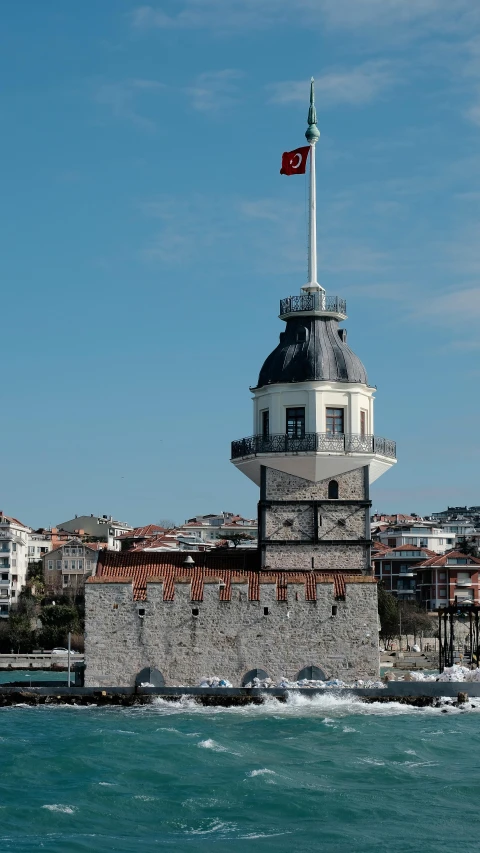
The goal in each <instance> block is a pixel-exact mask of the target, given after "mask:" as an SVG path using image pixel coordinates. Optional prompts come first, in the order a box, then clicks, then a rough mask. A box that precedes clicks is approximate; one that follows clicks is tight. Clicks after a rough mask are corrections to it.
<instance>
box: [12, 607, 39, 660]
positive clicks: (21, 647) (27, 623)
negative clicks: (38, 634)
mask: <svg viewBox="0 0 480 853" xmlns="http://www.w3.org/2000/svg"><path fill="white" fill-rule="evenodd" d="M8 640H9V643H10V649H13V651H14V652H16V653H17V654H21V653H22V652H24V653H26V654H28V653H29V652H31V651H32V649H33V646H34V644H35V631H32V621H31V619H30V617H29V616H28V615H27V614H26V613H25V612H23V613H22V612H19V611H18V610H17V609H15V610H11V611H10V614H9V617H8Z"/></svg>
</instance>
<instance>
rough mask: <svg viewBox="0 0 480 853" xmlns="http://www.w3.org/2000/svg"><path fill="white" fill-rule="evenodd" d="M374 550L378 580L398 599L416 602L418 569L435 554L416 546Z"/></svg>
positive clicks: (374, 547) (373, 557)
mask: <svg viewBox="0 0 480 853" xmlns="http://www.w3.org/2000/svg"><path fill="white" fill-rule="evenodd" d="M373 549H374V550H373V551H372V563H373V567H374V572H375V577H376V578H377V580H378V581H380V582H382V584H383V586H384V587H385V589H386V590H387V591H388V592H391V593H392V594H393V595H395V596H396V597H397V598H399V599H403V600H405V601H415V596H416V567H417V566H418V565H419V564H421V563H423V562H424V560H427V559H428V558H430V557H434V556H435V554H434V552H433V551H430V550H429V549H428V548H419V547H416V546H415V545H400V546H399V547H398V548H390V549H388V548H386V547H385V546H382V545H380V547H379V549H377V547H376V546H375V545H374V546H373Z"/></svg>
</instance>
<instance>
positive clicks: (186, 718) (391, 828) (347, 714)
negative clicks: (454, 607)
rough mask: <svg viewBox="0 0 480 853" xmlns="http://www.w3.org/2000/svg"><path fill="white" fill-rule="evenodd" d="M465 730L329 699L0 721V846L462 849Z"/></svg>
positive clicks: (467, 771)
mask: <svg viewBox="0 0 480 853" xmlns="http://www.w3.org/2000/svg"><path fill="white" fill-rule="evenodd" d="M478 706H479V709H480V702H479V703H478ZM479 724H480V716H479V711H477V710H476V709H475V710H472V709H470V710H467V711H458V710H453V709H450V710H448V711H447V713H442V712H441V711H440V710H438V709H435V710H434V709H425V710H414V709H411V708H407V707H406V706H401V705H380V704H379V705H362V704H360V703H359V702H357V701H354V700H351V699H349V698H348V697H346V698H344V699H334V698H333V697H331V696H327V697H323V698H318V699H313V700H309V699H296V700H291V701H290V702H289V704H287V705H281V704H279V703H277V702H276V701H274V700H270V701H269V702H268V704H266V705H264V706H260V707H254V706H250V707H248V708H245V709H228V710H227V709H225V710H224V709H207V708H201V707H198V706H195V705H194V704H193V703H191V701H187V702H185V703H176V704H173V705H172V704H170V703H166V702H164V701H162V700H155V702H154V703H153V704H152V705H151V706H148V707H139V708H132V709H117V708H95V707H90V708H74V707H55V706H52V707H48V706H47V707H40V708H28V707H16V708H6V709H2V710H0V755H1V768H2V773H1V775H0V845H1V850H2V851H16V853H23V852H24V851H34V850H35V851H37V850H44V851H52V853H53V851H55V853H56V851H67V853H77V851H78V853H80V851H82V853H83V851H94V853H96V851H122V852H123V851H125V853H126V851H129V853H130V852H131V851H140V853H147V851H157V850H165V851H181V853H183V851H191V853H195V851H202V853H203V851H205V853H206V851H211V850H213V851H219V853H220V851H237V850H239V851H240V850H241V851H248V853H251V851H253V853H256V851H275V853H283V851H288V853H296V852H297V851H300V853H307V851H334V853H337V851H338V853H380V851H381V853H384V851H388V853H400V851H401V853H418V851H423V853H433V851H439V850H442V853H445V851H447V853H448V851H450V850H457V849H461V850H462V851H463V853H470V851H478V850H479V848H480V834H479V830H478V808H479V806H478V804H479V802H480V782H479V774H478V755H479V749H480V725H479Z"/></svg>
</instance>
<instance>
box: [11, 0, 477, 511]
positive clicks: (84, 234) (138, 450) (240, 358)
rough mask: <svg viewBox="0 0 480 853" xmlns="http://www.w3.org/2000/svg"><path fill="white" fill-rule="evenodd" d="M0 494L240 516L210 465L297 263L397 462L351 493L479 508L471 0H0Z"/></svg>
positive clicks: (50, 506) (416, 505) (293, 289)
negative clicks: (355, 368)
mask: <svg viewBox="0 0 480 853" xmlns="http://www.w3.org/2000/svg"><path fill="white" fill-rule="evenodd" d="M0 46H1V49H0V115H1V120H2V133H1V136H0V150H1V164H2V165H1V169H2V181H1V184H2V192H1V194H0V217H1V228H0V281H1V291H2V295H1V329H2V336H1V340H2V359H1V364H2V390H3V394H2V403H3V405H2V418H1V426H0V436H1V439H0V440H1V447H2V455H1V459H2V464H1V468H0V508H2V509H3V511H4V512H6V513H7V514H9V515H14V516H16V517H18V518H20V519H21V520H22V521H24V523H26V524H30V525H32V526H40V525H42V526H44V525H45V526H47V525H55V524H58V523H59V522H61V521H65V520H66V519H68V518H71V517H73V516H74V515H75V514H78V515H82V514H90V513H98V514H112V515H114V516H115V517H116V518H117V519H120V520H123V521H127V522H129V523H131V524H134V525H140V524H147V523H151V522H157V521H158V520H160V519H172V520H173V521H175V522H182V521H184V520H185V519H186V518H188V517H190V516H192V515H194V514H198V513H203V512H205V513H206V512H215V511H221V510H228V511H235V512H239V513H241V514H243V515H245V516H247V517H253V516H255V513H256V502H257V500H258V490H257V488H256V486H255V485H254V484H253V483H251V482H250V481H249V480H248V479H247V478H246V477H245V476H243V475H242V474H241V473H240V472H238V471H237V470H236V469H235V467H234V466H233V465H231V463H230V462H229V455H230V453H229V450H230V441H231V440H232V439H236V438H240V437H243V436H247V435H250V434H251V432H252V404H251V394H250V392H249V387H250V386H253V385H255V384H256V380H257V377H258V372H259V370H260V367H261V365H262V363H263V361H264V359H265V358H266V356H267V355H268V354H269V353H270V352H271V350H272V349H273V348H274V347H275V346H276V344H277V342H278V334H279V332H280V331H281V328H282V326H283V324H282V322H281V321H280V320H279V319H278V301H279V299H280V298H281V297H284V296H288V295H290V294H295V293H298V292H299V289H300V287H301V286H302V284H304V283H305V281H306V240H307V219H306V182H305V179H304V178H302V177H298V176H296V177H293V178H286V177H282V176H280V174H279V169H280V160H281V154H282V152H283V151H285V150H291V149H293V148H296V147H298V146H300V145H302V144H304V132H305V129H306V116H307V110H308V81H309V79H310V77H311V75H313V76H314V77H315V79H316V95H317V98H316V100H317V117H318V126H319V129H320V131H321V138H320V141H319V144H318V146H317V186H318V255H319V280H320V282H321V283H322V284H323V286H324V287H325V288H326V290H327V293H329V294H332V295H339V296H342V297H345V298H346V299H347V306H348V320H347V321H346V324H345V325H346V327H347V329H348V333H349V339H348V340H349V345H350V346H351V347H352V349H353V350H354V352H356V353H357V354H358V355H359V356H360V357H361V359H362V360H363V362H364V364H365V365H366V367H367V371H368V376H369V381H370V383H371V384H373V385H376V386H377V387H378V392H377V397H376V399H377V403H376V410H375V420H376V426H375V431H376V433H377V434H379V435H383V436H386V437H388V438H393V439H396V441H397V450H398V464H397V465H396V466H395V467H394V468H393V469H392V470H390V471H389V472H388V473H387V474H385V475H384V477H382V478H381V479H379V480H378V481H377V482H376V483H375V484H374V486H373V488H372V499H373V509H374V510H378V511H384V512H393V511H399V512H412V511H415V512H418V513H429V512H432V511H435V510H440V509H442V508H444V507H446V506H447V505H448V504H450V505H462V504H480V489H479V487H478V482H479V441H478V422H479V417H480V395H479V386H480V364H479V355H480V337H479V333H478V327H479V321H480V289H479V275H480V239H479V238H480V213H479V205H480V147H479V142H480V5H479V4H478V3H474V2H472V0H295V2H292V0H164V2H161V0H160V2H157V0H152V2H151V3H150V4H149V3H147V4H144V5H142V4H141V3H137V2H131V0H102V2H98V0H84V2H82V3H65V1H64V0H43V2H41V3H40V2H39V0H16V2H15V3H4V4H2V8H1V10H0Z"/></svg>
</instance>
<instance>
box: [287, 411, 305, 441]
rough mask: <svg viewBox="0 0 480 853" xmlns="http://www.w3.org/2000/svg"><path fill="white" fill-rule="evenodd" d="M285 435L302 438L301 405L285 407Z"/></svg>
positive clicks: (303, 420)
mask: <svg viewBox="0 0 480 853" xmlns="http://www.w3.org/2000/svg"><path fill="white" fill-rule="evenodd" d="M287 435H288V437H289V438H304V436H305V408H304V407H303V406H302V407H297V408H291V409H287Z"/></svg>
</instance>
